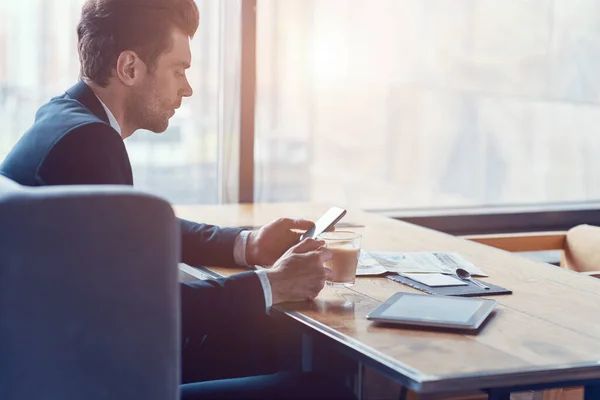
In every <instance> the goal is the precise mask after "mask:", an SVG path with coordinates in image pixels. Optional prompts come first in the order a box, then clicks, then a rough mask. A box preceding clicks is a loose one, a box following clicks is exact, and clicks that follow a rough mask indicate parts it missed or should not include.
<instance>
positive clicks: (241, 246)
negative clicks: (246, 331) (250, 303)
mask: <svg viewBox="0 0 600 400" xmlns="http://www.w3.org/2000/svg"><path fill="white" fill-rule="evenodd" d="M249 235H250V231H241V232H240V234H239V235H237V237H236V238H235V241H234V242H233V259H234V261H235V263H236V264H238V265H243V266H248V261H247V260H246V245H247V244H248V236H249ZM256 268H260V270H258V271H256V275H258V279H259V280H260V285H261V286H262V289H263V293H264V294H265V308H266V311H267V312H269V310H270V309H271V306H272V305H273V292H272V291H271V282H269V277H268V276H267V271H265V270H264V269H263V268H261V267H259V266H256Z"/></svg>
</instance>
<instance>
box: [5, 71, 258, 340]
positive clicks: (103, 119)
mask: <svg viewBox="0 0 600 400" xmlns="http://www.w3.org/2000/svg"><path fill="white" fill-rule="evenodd" d="M0 173H1V174H2V175H5V176H6V177H8V178H10V179H12V180H14V181H16V182H18V183H20V184H22V185H25V186H45V185H78V184H79V185H90V184H116V185H133V176H132V172H131V163H130V161H129V157H128V155H127V150H126V148H125V145H124V144H123V140H122V138H121V136H120V135H119V134H118V132H116V131H115V130H114V129H113V128H112V127H111V126H110V123H109V120H108V116H107V115H106V113H105V111H104V108H103V107H102V104H101V103H100V101H99V100H98V98H97V97H96V96H95V95H94V93H93V92H92V90H91V89H90V88H89V87H88V86H87V85H86V84H85V83H84V82H79V83H77V84H76V85H75V86H73V87H72V88H70V89H69V90H67V91H66V93H65V94H63V95H62V96H59V97H55V98H53V99H52V100H50V102H49V103H47V104H45V105H44V106H42V107H41V108H40V109H39V110H38V112H37V114H36V117H35V122H34V124H33V126H32V127H31V128H30V129H29V130H28V131H27V132H26V133H25V134H24V135H23V137H22V138H21V139H20V140H19V142H18V143H17V144H16V145H15V147H14V148H13V149H12V150H11V152H10V153H9V154H8V156H7V157H6V158H5V160H4V161H3V162H2V164H0ZM180 226H181V260H182V261H183V262H185V263H187V264H190V265H202V264H208V265H224V266H227V265H233V264H235V262H234V257H233V244H234V240H235V237H236V236H237V235H238V233H239V232H240V229H237V228H219V227H216V226H211V225H205V224H197V223H194V222H191V221H186V220H183V219H181V220H180ZM181 293H182V313H183V314H182V321H183V322H182V323H183V331H184V333H188V334H193V333H194V332H197V333H200V334H205V333H208V331H209V330H210V327H211V326H212V327H217V326H218V325H220V324H219V323H218V322H219V321H222V320H223V318H225V317H227V316H228V315H230V314H232V313H234V314H238V316H236V319H238V318H242V316H241V315H239V312H241V313H243V314H244V315H246V316H247V317H249V318H251V315H250V314H253V313H262V314H264V310H265V308H264V307H265V304H264V294H263V291H262V286H261V284H260V280H259V279H258V276H257V275H256V274H255V273H253V272H248V273H242V274H238V275H236V276H234V277H232V278H229V279H219V280H216V281H198V282H192V283H189V284H185V285H183V286H182V292H181ZM200 304H202V305H207V304H210V307H201V310H199V305H200ZM188 314H195V317H194V318H187V317H186V316H187V315H188ZM199 315H202V318H199V317H196V316H199ZM207 317H208V318H207ZM207 321H213V322H214V323H212V322H211V324H209V326H207V324H206V322H207Z"/></svg>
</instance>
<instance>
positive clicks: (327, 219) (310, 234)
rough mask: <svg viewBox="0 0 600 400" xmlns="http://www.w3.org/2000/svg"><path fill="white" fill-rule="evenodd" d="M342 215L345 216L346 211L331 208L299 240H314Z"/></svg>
mask: <svg viewBox="0 0 600 400" xmlns="http://www.w3.org/2000/svg"><path fill="white" fill-rule="evenodd" d="M344 215H346V210H344V209H343V208H339V207H331V208H330V209H329V210H328V211H327V212H326V213H325V214H323V215H322V216H321V218H319V219H318V220H317V221H316V222H315V226H314V228H312V229H309V230H308V231H306V233H305V234H304V235H302V237H301V238H300V239H301V240H304V239H306V238H316V237H317V236H319V235H320V234H321V233H323V232H325V231H326V230H327V229H329V228H330V227H332V226H333V225H335V224H336V223H338V222H339V220H341V219H342V217H343V216H344Z"/></svg>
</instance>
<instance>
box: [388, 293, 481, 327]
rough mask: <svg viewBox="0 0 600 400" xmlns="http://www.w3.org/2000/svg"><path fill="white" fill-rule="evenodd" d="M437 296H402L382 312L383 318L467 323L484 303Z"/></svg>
mask: <svg viewBox="0 0 600 400" xmlns="http://www.w3.org/2000/svg"><path fill="white" fill-rule="evenodd" d="M469 300H470V301H465V300H464V299H455V298H452V297H436V296H421V295H419V296H401V297H400V298H399V299H398V300H396V302H394V303H393V304H392V305H390V306H389V307H388V308H387V309H386V310H385V311H383V312H382V313H381V315H380V316H381V318H398V317H401V318H403V319H414V320H422V321H448V322H456V323H466V322H467V321H469V319H470V318H471V317H472V316H473V314H475V313H476V312H477V311H478V310H479V308H480V307H481V306H482V305H483V300H476V299H469Z"/></svg>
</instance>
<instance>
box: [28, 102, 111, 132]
mask: <svg viewBox="0 0 600 400" xmlns="http://www.w3.org/2000/svg"><path fill="white" fill-rule="evenodd" d="M95 123H98V124H104V125H106V126H108V127H110V124H109V123H108V122H106V121H104V120H102V119H101V118H100V117H98V116H97V115H95V114H94V113H93V112H92V111H90V109H89V108H87V107H86V106H84V105H83V104H81V103H80V102H79V101H77V100H75V99H73V98H70V97H68V96H67V95H62V96H57V97H54V98H53V99H51V100H50V101H49V102H48V103H46V104H44V105H43V106H42V107H40V109H39V110H38V112H37V114H36V116H35V122H34V124H33V126H32V128H31V129H30V130H33V129H34V128H37V129H40V128H42V129H49V128H51V129H52V131H53V132H59V133H66V132H68V131H70V130H72V129H73V128H76V127H78V126H81V125H85V124H95Z"/></svg>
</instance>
